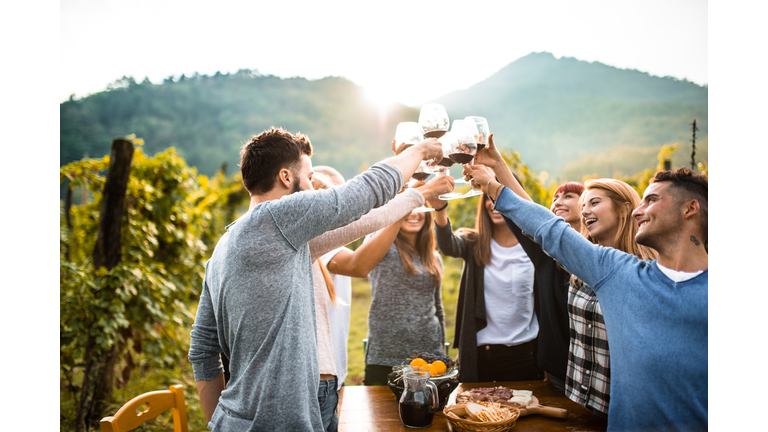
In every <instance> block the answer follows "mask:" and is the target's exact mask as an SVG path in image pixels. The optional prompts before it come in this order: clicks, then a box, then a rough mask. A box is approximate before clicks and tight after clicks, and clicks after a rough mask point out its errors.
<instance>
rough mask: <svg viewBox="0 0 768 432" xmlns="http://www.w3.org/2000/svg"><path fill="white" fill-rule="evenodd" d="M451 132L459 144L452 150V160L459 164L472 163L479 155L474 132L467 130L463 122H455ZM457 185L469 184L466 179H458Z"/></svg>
mask: <svg viewBox="0 0 768 432" xmlns="http://www.w3.org/2000/svg"><path fill="white" fill-rule="evenodd" d="M451 132H453V134H454V135H455V136H456V140H457V141H458V143H457V144H456V147H455V148H453V149H450V150H451V153H450V158H451V160H453V161H454V162H456V163H457V164H462V165H463V164H465V163H469V162H471V161H472V159H473V158H474V157H475V154H477V143H475V137H474V135H472V132H471V131H470V129H469V128H467V123H466V122H464V121H461V120H455V121H454V122H453V127H452V128H451ZM456 183H459V184H462V183H469V182H468V181H466V180H464V177H460V178H458V179H456Z"/></svg>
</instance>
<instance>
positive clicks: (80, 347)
mask: <svg viewBox="0 0 768 432" xmlns="http://www.w3.org/2000/svg"><path fill="white" fill-rule="evenodd" d="M129 138H132V137H129ZM134 144H137V149H136V150H135V152H134V156H133V161H132V165H131V172H130V178H129V182H128V188H127V192H126V200H125V212H124V215H123V224H122V239H121V243H122V260H121V262H120V263H119V264H118V265H117V266H115V267H114V268H112V269H111V270H107V269H106V268H104V267H101V268H98V269H94V268H93V260H92V257H91V254H92V251H93V247H94V244H95V241H96V233H97V232H98V223H99V211H100V207H101V190H102V189H103V186H104V182H105V177H104V176H103V174H102V173H103V172H104V171H105V170H106V169H107V168H108V166H109V156H105V157H104V158H102V159H85V160H81V161H78V162H73V163H70V164H68V165H66V166H64V167H62V168H61V169H60V179H61V181H62V182H63V181H64V180H65V179H66V180H68V181H70V182H71V184H72V185H75V186H84V187H87V188H88V189H89V190H90V191H91V193H92V194H93V197H94V200H93V202H90V203H88V204H87V205H85V206H72V209H71V220H72V227H71V229H69V228H67V226H66V223H65V221H64V220H65V215H64V214H63V212H64V211H63V208H62V215H61V223H60V225H61V229H60V233H61V237H60V245H61V247H60V250H61V253H60V257H61V258H60V264H59V269H60V341H61V342H60V355H61V358H60V367H61V370H62V374H64V375H65V376H66V378H67V380H68V381H69V382H70V383H72V382H73V380H74V377H75V372H76V368H78V367H81V366H82V364H83V363H84V359H83V354H84V349H85V347H86V345H87V343H88V339H89V336H92V337H94V338H95V343H96V347H95V352H94V354H97V353H98V352H100V351H106V350H108V349H110V348H111V347H113V346H115V345H116V346H117V347H118V350H119V352H120V358H122V359H123V361H122V362H121V367H122V372H121V373H119V374H118V377H119V378H118V379H119V383H118V384H119V385H125V383H126V382H127V381H128V379H129V377H130V375H131V371H132V369H134V368H135V367H136V366H137V365H136V362H135V361H134V358H139V357H140V358H141V362H143V363H142V364H141V366H146V367H149V366H152V367H162V368H171V367H178V366H179V365H180V363H181V362H182V360H183V359H184V358H185V357H186V354H187V351H188V349H189V341H188V333H189V329H190V328H191V324H192V320H193V319H194V314H193V312H192V310H191V309H190V306H191V305H193V304H196V299H197V297H198V295H199V292H200V287H201V281H202V279H203V275H204V269H205V261H206V259H207V257H208V256H209V251H211V250H212V246H213V245H214V243H215V241H218V238H219V237H220V236H221V234H223V232H224V227H225V226H226V225H227V224H228V223H230V222H231V221H232V220H234V219H236V217H237V216H239V213H242V212H243V211H244V210H246V209H247V202H248V197H247V193H245V196H244V194H243V191H242V189H243V188H242V185H240V180H239V175H236V176H232V178H231V179H229V180H227V179H225V178H224V175H223V173H219V174H217V175H216V176H214V178H213V179H208V178H207V177H205V176H198V175H197V171H196V169H195V168H190V167H189V166H188V165H187V164H186V162H185V161H184V159H182V158H181V157H180V156H179V155H178V154H177V153H176V151H175V149H173V148H169V149H167V150H165V151H163V152H161V153H158V154H157V155H155V156H154V157H152V158H150V157H147V156H146V155H145V154H144V152H143V151H142V149H141V140H134ZM67 248H68V249H69V252H70V260H66V259H65V252H64V251H65V250H66V249H67ZM70 420H71V419H70Z"/></svg>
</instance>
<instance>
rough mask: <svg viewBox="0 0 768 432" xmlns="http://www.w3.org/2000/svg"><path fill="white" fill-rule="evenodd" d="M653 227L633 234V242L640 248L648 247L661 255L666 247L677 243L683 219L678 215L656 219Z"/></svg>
mask: <svg viewBox="0 0 768 432" xmlns="http://www.w3.org/2000/svg"><path fill="white" fill-rule="evenodd" d="M652 223H653V226H650V227H646V228H645V230H643V231H638V232H637V234H635V242H636V243H637V244H639V245H642V246H648V247H649V248H651V249H654V250H656V252H659V253H661V251H662V250H664V249H666V248H667V247H669V246H671V245H674V244H676V243H677V242H678V241H679V237H680V233H682V230H683V217H682V216H681V215H680V214H676V215H668V216H666V217H665V218H664V219H659V218H656V220H654V221H653V222H652Z"/></svg>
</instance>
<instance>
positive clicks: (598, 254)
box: [470, 167, 638, 291]
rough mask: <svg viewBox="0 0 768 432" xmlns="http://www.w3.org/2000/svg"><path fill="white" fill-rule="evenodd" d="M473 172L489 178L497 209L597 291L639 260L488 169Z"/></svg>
mask: <svg viewBox="0 0 768 432" xmlns="http://www.w3.org/2000/svg"><path fill="white" fill-rule="evenodd" d="M470 169H472V167H470ZM473 174H474V178H475V179H478V178H481V179H483V178H484V179H485V181H489V180H490V185H489V186H485V185H484V186H482V188H483V192H485V193H488V190H490V196H492V197H493V196H494V195H496V205H495V206H494V208H495V209H496V211H498V212H499V213H501V214H503V215H504V216H506V217H508V218H509V219H511V220H512V221H513V222H514V223H515V224H516V225H517V226H519V227H520V228H521V229H523V230H524V231H525V232H527V233H530V234H531V235H532V236H533V239H534V241H535V242H536V243H538V244H540V245H541V246H542V248H543V249H544V250H545V251H546V252H547V254H549V255H550V256H551V257H552V258H553V259H555V260H556V261H558V262H559V263H561V264H562V265H563V266H564V267H565V268H566V269H567V270H568V271H569V272H570V273H571V274H574V275H576V277H578V278H579V279H581V280H582V281H584V283H586V284H587V285H589V286H590V287H592V288H593V289H594V290H595V291H597V290H598V289H599V288H600V287H601V286H602V284H603V282H605V281H606V280H608V279H609V278H610V277H611V276H612V275H613V273H614V272H615V271H616V269H617V268H618V267H620V266H622V265H626V264H630V263H636V262H637V261H638V258H637V257H635V256H634V255H630V254H627V253H624V252H621V251H619V250H617V249H613V248H605V247H602V246H598V245H596V244H593V243H591V242H590V241H589V240H587V239H586V238H584V237H583V236H582V235H581V234H579V233H578V232H576V230H574V229H573V228H571V226H570V225H569V224H568V222H566V221H564V220H563V218H560V217H557V216H555V215H554V214H553V213H552V212H551V211H549V209H547V208H546V207H543V206H540V205H539V204H536V203H533V202H530V201H527V200H525V199H523V198H521V197H520V196H518V195H516V194H514V193H512V192H511V191H510V190H509V188H506V187H504V186H502V185H500V184H498V183H497V182H496V181H495V180H491V179H490V177H489V176H488V175H487V174H486V172H485V170H475V171H474V172H473Z"/></svg>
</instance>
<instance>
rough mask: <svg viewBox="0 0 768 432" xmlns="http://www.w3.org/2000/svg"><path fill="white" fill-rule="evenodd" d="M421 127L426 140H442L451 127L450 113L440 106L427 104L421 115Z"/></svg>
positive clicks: (422, 108)
mask: <svg viewBox="0 0 768 432" xmlns="http://www.w3.org/2000/svg"><path fill="white" fill-rule="evenodd" d="M419 126H421V132H422V133H423V134H424V136H425V137H426V138H440V137H441V136H443V135H445V133H446V132H448V126H450V122H449V121H448V112H446V111H445V107H444V106H442V105H440V104H436V103H429V104H426V105H424V106H423V107H421V112H420V113H419Z"/></svg>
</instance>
